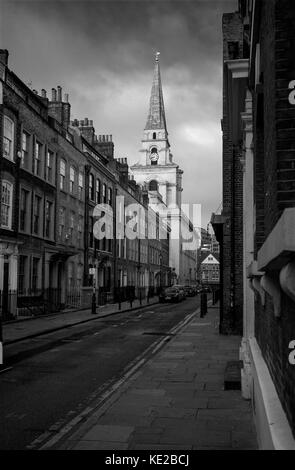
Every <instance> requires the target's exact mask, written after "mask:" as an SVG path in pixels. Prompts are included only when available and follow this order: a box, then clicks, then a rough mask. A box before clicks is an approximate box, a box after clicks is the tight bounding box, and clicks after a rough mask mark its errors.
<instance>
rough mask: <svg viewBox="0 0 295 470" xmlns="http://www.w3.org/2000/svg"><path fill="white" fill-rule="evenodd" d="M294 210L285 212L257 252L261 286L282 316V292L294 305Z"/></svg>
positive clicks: (277, 315) (277, 312)
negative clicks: (262, 273) (262, 272)
mask: <svg viewBox="0 0 295 470" xmlns="http://www.w3.org/2000/svg"><path fill="white" fill-rule="evenodd" d="M294 259H295V208H288V209H285V210H284V212H283V214H282V216H281V217H280V219H279V220H278V222H277V224H276V225H275V227H274V228H273V230H272V232H271V233H270V234H269V236H268V237H267V239H266V240H265V242H264V244H263V245H262V247H261V248H260V250H259V252H258V263H257V265H258V269H259V270H261V271H264V272H265V274H264V275H263V276H262V277H261V279H260V287H261V288H262V289H263V290H264V291H265V292H266V293H268V294H269V295H270V297H271V298H272V302H273V306H274V313H275V316H276V317H280V315H281V296H282V291H283V292H284V293H285V294H286V295H287V296H288V297H289V298H290V299H291V300H292V301H293V302H295V283H294V279H295V261H294Z"/></svg>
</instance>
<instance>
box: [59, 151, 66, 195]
mask: <svg viewBox="0 0 295 470" xmlns="http://www.w3.org/2000/svg"><path fill="white" fill-rule="evenodd" d="M66 166H67V164H66V161H65V160H63V159H61V160H60V162H59V189H62V190H63V191H64V190H65V182H66Z"/></svg>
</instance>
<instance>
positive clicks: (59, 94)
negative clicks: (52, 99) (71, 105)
mask: <svg viewBox="0 0 295 470" xmlns="http://www.w3.org/2000/svg"><path fill="white" fill-rule="evenodd" d="M57 101H62V88H61V86H59V85H58V87H57Z"/></svg>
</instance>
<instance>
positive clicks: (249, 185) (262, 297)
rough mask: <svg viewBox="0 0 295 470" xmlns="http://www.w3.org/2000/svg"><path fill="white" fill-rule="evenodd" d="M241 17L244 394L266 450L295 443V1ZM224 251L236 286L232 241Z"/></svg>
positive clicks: (265, 1) (267, 3) (283, 0)
mask: <svg viewBox="0 0 295 470" xmlns="http://www.w3.org/2000/svg"><path fill="white" fill-rule="evenodd" d="M233 17H235V18H238V17H239V18H240V23H241V24H244V25H245V24H246V25H248V23H249V28H248V27H247V28H246V30H245V29H244V33H243V35H244V41H245V42H249V61H247V62H244V63H243V62H242V61H241V59H237V60H236V62H235V64H232V65H231V64H228V65H227V66H231V67H232V70H233V72H232V74H233V76H232V80H231V88H230V90H231V92H230V94H229V95H227V101H228V102H229V103H230V102H232V104H233V105H234V106H232V107H231V109H232V113H233V119H232V120H231V121H229V125H228V128H227V129H228V132H230V133H231V135H232V136H234V135H235V129H236V128H237V127H238V130H239V132H238V134H237V135H238V139H239V140H240V142H241V145H240V148H241V149H242V153H241V155H240V164H241V168H242V176H243V181H242V184H241V188H240V190H242V194H243V205H242V208H241V209H240V213H241V215H242V217H243V244H242V245H241V247H242V250H241V253H242V255H243V265H242V269H241V275H242V278H243V297H242V302H243V339H242V343H241V348H240V358H241V360H242V361H243V368H242V394H243V396H244V397H245V398H246V399H251V400H252V404H253V413H254V419H255V423H256V429H257V435H258V442H259V446H260V448H262V449H277V450H278V449H292V450H294V449H295V365H294V363H295V361H294V357H295V354H294V349H295V341H294V340H295V317H294V311H295V305H294V302H295V290H294V279H295V265H294V259H295V242H294V240H295V229H294V227H295V213H294V211H295V183H294V178H295V174H294V168H295V154H294V152H295V151H294V135H295V134H294V130H295V129H294V126H295V99H294V97H295V91H294V88H295V61H294V44H295V33H294V21H295V5H294V4H293V2H290V1H287V0H255V1H252V2H249V1H246V0H245V1H240V2H239V10H238V12H236V13H234V14H233V16H232V18H233ZM237 22H238V19H237ZM249 39H250V40H249ZM234 69H235V71H234ZM234 75H236V76H234ZM235 80H236V83H235V82H234V81H235ZM237 82H239V86H240V93H239V94H237ZM238 98H240V99H238ZM237 123H238V124H237ZM223 126H225V122H223ZM223 128H224V127H223ZM224 129H225V128H224ZM227 181H228V180H226V179H225V181H224V185H226V184H227ZM224 191H225V190H224ZM225 192H226V191H225ZM225 192H224V197H225V199H226V194H225ZM212 222H213V225H214V228H215V231H216V233H217V236H218V237H220V238H221V239H222V240H223V244H226V239H225V237H224V234H225V233H226V225H227V224H228V223H229V225H230V224H231V220H229V221H228V219H227V218H226V214H225V213H224V212H223V213H222V214H221V215H220V216H217V215H215V216H214V215H213V217H212ZM222 237H223V238H222ZM222 253H223V255H224V269H225V274H224V275H223V282H224V290H226V286H227V285H229V284H226V283H227V282H228V281H227V280H226V269H227V265H226V263H227V258H226V256H227V255H226V247H225V246H221V254H222ZM223 300H224V302H225V296H224V297H223ZM234 305H235V303H234ZM224 307H225V305H224Z"/></svg>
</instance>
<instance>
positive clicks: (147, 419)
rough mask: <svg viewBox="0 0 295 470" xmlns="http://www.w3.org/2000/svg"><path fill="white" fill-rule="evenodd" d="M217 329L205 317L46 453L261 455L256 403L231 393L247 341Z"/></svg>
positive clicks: (212, 318)
mask: <svg viewBox="0 0 295 470" xmlns="http://www.w3.org/2000/svg"><path fill="white" fill-rule="evenodd" d="M218 323H219V309H218V307H216V306H214V307H211V308H208V313H207V315H206V316H205V317H204V318H200V313H199V310H198V311H197V312H196V313H195V314H194V315H192V318H191V319H190V321H188V322H187V323H186V324H185V325H184V326H183V328H181V329H180V330H178V331H177V333H175V334H174V335H170V336H169V337H170V338H171V339H170V340H169V341H168V342H167V341H166V342H164V346H163V347H161V349H158V350H157V352H155V353H154V354H153V355H152V357H151V358H150V359H148V361H147V362H145V363H144V364H143V365H142V367H140V368H139V370H138V371H137V372H136V373H134V375H131V376H130V377H129V378H128V379H127V380H126V381H125V382H124V383H122V385H121V387H120V388H119V389H117V390H116V391H115V392H114V393H110V396H109V397H108V399H107V400H106V401H105V402H104V403H103V405H101V404H98V405H97V407H96V408H94V410H93V412H92V413H91V415H90V416H89V415H87V414H85V420H84V421H82V422H81V424H80V425H79V426H78V427H76V428H73V429H72V431H71V433H67V432H66V429H65V430H64V434H63V436H64V437H63V438H61V439H59V440H55V443H54V444H52V445H50V444H48V443H47V444H45V445H43V447H41V448H42V449H67V450H70V449H72V450H94V449H102V450H126V449H128V450H129V449H132V450H141V449H145V450H156V449H157V450H165V449H166V450H252V449H257V441H256V435H255V430H254V425H253V420H252V409H251V403H250V402H249V401H246V400H244V399H243V398H242V396H241V391H239V390H225V389H224V372H225V368H226V364H227V363H228V361H235V360H238V359H239V345H240V341H241V338H240V337H239V336H221V335H219V332H218ZM166 339H167V338H166ZM73 430H74V431H73ZM52 442H53V441H51V443H52Z"/></svg>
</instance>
